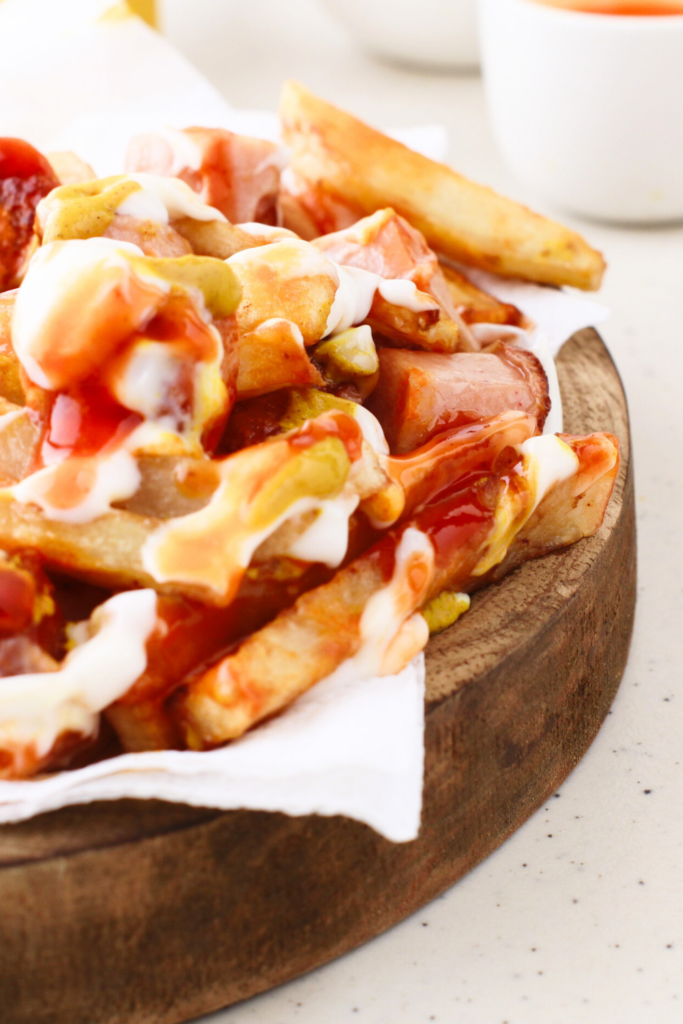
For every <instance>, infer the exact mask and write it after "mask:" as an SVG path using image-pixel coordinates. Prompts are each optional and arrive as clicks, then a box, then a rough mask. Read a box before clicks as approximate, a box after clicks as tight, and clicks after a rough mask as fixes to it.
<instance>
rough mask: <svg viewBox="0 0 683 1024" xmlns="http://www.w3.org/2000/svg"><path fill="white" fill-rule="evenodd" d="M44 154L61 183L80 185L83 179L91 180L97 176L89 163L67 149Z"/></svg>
mask: <svg viewBox="0 0 683 1024" xmlns="http://www.w3.org/2000/svg"><path fill="white" fill-rule="evenodd" d="M45 155H46V157H47V160H48V163H49V164H50V167H51V168H52V170H53V171H54V172H55V174H56V175H57V177H58V178H59V182H60V184H61V185H80V184H81V183H82V182H84V181H92V180H93V178H96V177H97V175H96V174H95V172H94V170H93V169H92V167H91V166H90V164H87V163H86V162H85V160H81V158H80V157H79V156H76V154H75V153H71V152H69V151H68V150H60V151H59V152H56V153H46V154H45Z"/></svg>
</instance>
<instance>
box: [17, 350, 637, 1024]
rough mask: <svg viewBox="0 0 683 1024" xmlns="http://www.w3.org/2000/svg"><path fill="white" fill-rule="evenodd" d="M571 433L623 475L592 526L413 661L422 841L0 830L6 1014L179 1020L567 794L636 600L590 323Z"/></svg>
mask: <svg viewBox="0 0 683 1024" xmlns="http://www.w3.org/2000/svg"><path fill="white" fill-rule="evenodd" d="M559 368H560V375H561V386H562V393H563V400H564V404H565V425H566V429H567V430H570V431H571V432H573V433H585V432H588V431H591V430H595V429H606V430H610V431H613V432H614V433H616V434H617V435H618V436H619V438H620V440H621V444H622V452H623V456H624V458H623V464H622V472H621V475H620V478H619V481H618V484H617V488H616V491H615V495H614V497H613V499H612V502H611V504H610V508H609V510H608V514H607V517H606V520H605V523H604V525H603V526H602V528H601V530H600V531H599V533H598V534H597V535H596V536H595V537H593V538H590V539H588V540H584V541H581V542H580V543H579V544H577V545H575V546H574V547H572V548H569V549H567V550H566V551H562V552H558V553H556V554H554V555H551V556H549V557H547V558H545V559H542V560H539V561H537V562H533V563H529V564H527V565H524V566H522V567H521V568H520V569H518V570H517V571H516V572H515V573H514V574H513V575H512V576H510V577H508V578H507V579H505V580H503V581H502V582H500V583H498V584H495V585H494V586H492V587H490V588H488V589H487V590H485V591H483V592H481V593H479V594H477V595H476V597H475V598H474V601H473V606H472V610H471V611H470V612H469V613H468V614H467V615H466V616H465V617H464V618H463V619H462V620H461V621H460V622H459V623H458V624H457V625H456V626H455V627H454V628H452V629H451V630H448V631H446V632H445V633H443V634H441V635H440V636H439V637H436V638H435V639H434V640H432V641H431V643H430V645H429V649H428V655H427V665H428V673H427V680H428V684H427V702H428V707H427V725H426V775H425V791H424V812H423V823H422V829H421V832H420V836H419V838H418V839H417V840H415V841H414V842H412V843H406V844H401V845H394V844H392V843H390V842H388V841H386V840H384V839H382V838H381V837H380V836H378V835H376V834H375V833H374V832H373V831H372V830H371V829H369V828H367V827H366V826H364V825H362V824H359V823H358V822H353V821H350V820H347V819H344V818H339V817H338V818H328V819H326V818H319V817H316V816H309V817H304V818H288V817H286V816H285V815H282V814H266V813H261V812H250V811H236V812H229V813H224V812H216V811H211V810H197V809H190V808H187V807H182V806H174V805H168V804H163V803H157V802H153V801H149V802H138V801H119V802H117V803H114V804H105V803H100V804H95V805H91V806H88V807H81V808H71V809H66V810H63V811H57V812H53V813H51V814H45V815H42V816H41V817H39V818H36V819H33V820H32V821H28V822H24V823H21V824H18V825H12V826H5V827H4V828H2V829H0V906H2V914H1V915H0V950H1V952H0V1011H1V1012H0V1019H1V1020H2V1022H3V1024H177V1022H180V1021H185V1020H188V1019H190V1018H192V1017H195V1016H198V1015H199V1014H202V1013H206V1012H209V1011H211V1010H214V1009H217V1008H219V1007H222V1006H226V1005H228V1004H230V1003H232V1002H235V1001H237V1000H239V999H244V998H246V997H248V996H251V995H253V994H255V993H256V992H260V991H263V990H265V989H268V988H271V987H272V986H274V985H277V984H279V983H281V982H284V981H287V980H288V979H290V978H293V977H296V976H297V975H299V974H302V973H303V972H305V971H308V970H311V969H312V968H314V967H316V966H318V965H320V964H322V963H324V962H326V961H328V960H330V959H332V958H333V957H336V956H339V955H340V954H342V953H344V952H346V951H347V950H349V949H352V948H353V947H355V946H357V945H359V944H360V943H363V942H365V941H367V940H368V939H370V938H372V937H373V936H375V935H377V934H379V933H380V932H382V931H384V930H385V929H386V928H389V927H391V926H392V925H393V924H395V923H396V922H397V921H400V920H401V919H402V918H404V917H406V916H407V915H408V914H410V913H412V912H413V911H415V910H416V909H418V908H419V907H421V906H422V905H424V904H425V903H426V902H428V901H429V900H431V899H432V898H433V897H435V896H436V895H438V894H439V893H440V892H442V891H443V890H444V889H445V888H447V887H448V886H450V885H452V884H453V883H454V882H455V881H457V879H458V878H460V877H462V875H464V874H465V873H466V872H467V871H469V870H470V869H471V868H472V867H473V866H474V865H475V864H477V863H478V862H479V861H480V860H481V859H482V858H484V857H486V856H487V855H488V854H489V853H491V852H492V851H493V850H494V849H495V848H496V847H497V846H498V845H499V844H500V843H502V842H503V841H504V839H505V838H506V837H507V836H509V835H510V833H511V832H513V831H514V830H515V829H516V828H518V827H519V826H520V825H521V824H522V822H524V821H525V820H526V818H528V816H529V815H530V814H532V813H533V811H534V810H536V808H538V807H539V805H540V804H541V803H542V802H543V801H544V800H545V799H546V798H547V797H548V796H549V795H550V794H551V793H552V792H554V790H555V789H556V788H557V787H558V786H559V785H560V783H561V782H562V781H563V779H564V778H565V777H566V776H567V774H568V773H569V772H570V771H571V770H572V768H573V767H574V766H575V765H576V764H577V762H578V761H579V759H580V758H581V757H582V755H583V754H584V753H585V751H586V749H587V748H588V746H589V744H590V743H591V741H592V739H593V738H594V736H595V734H596V732H597V730H598V728H599V727H600V724H601V722H602V720H603V718H604V716H605V715H606V713H607V710H608V708H609V706H610V703H611V701H612V699H613V697H614V694H615V692H616V689H617V686H618V684H619V681H620V678H621V675H622V672H623V670H624V666H625V663H626V657H627V652H628V646H629V640H630V635H631V628H632V621H633V609H634V603H635V527H634V511H633V482H632V474H631V468H630V458H629V437H628V416H627V410H626V403H625V399H624V396H623V392H622V390H621V385H620V382H619V378H618V376H617V373H616V371H615V369H614V366H613V365H612V363H611V360H610V358H609V355H608V354H607V352H606V350H605V348H604V346H603V344H602V342H601V341H600V339H599V337H598V336H597V334H596V333H595V332H594V331H591V330H588V331H583V332H580V334H578V335H576V336H575V337H574V338H573V339H572V340H571V341H570V342H568V343H567V345H565V347H564V349H563V350H562V353H561V356H560V359H559Z"/></svg>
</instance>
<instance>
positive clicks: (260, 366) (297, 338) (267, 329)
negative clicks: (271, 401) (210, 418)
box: [237, 317, 325, 401]
mask: <svg viewBox="0 0 683 1024" xmlns="http://www.w3.org/2000/svg"><path fill="white" fill-rule="evenodd" d="M237 351H238V358H239V371H238V374H237V400H238V401H240V400H242V399H245V398H254V397H256V396H257V395H264V394H266V393H267V392H269V391H277V390H279V389H280V388H284V387H294V386H297V387H304V386H306V385H316V386H318V387H322V386H323V385H324V384H325V380H324V378H323V377H322V376H321V374H320V372H319V371H318V370H316V368H315V366H314V365H313V363H312V362H311V360H310V359H309V357H308V355H307V353H306V349H305V347H304V342H303V336H302V334H301V331H300V330H299V328H298V327H297V325H296V324H295V323H292V321H291V320H284V319H283V318H282V317H274V318H272V319H271V320H264V322H263V323H261V324H259V325H258V327H255V328H254V330H252V331H248V332H247V333H245V334H242V335H240V337H239V340H238V342H237Z"/></svg>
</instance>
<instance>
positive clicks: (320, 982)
mask: <svg viewBox="0 0 683 1024" xmlns="http://www.w3.org/2000/svg"><path fill="white" fill-rule="evenodd" d="M368 2H370V3H371V2H372V0H368ZM162 10H163V15H164V19H165V20H164V27H165V31H166V34H167V36H168V37H169V38H170V39H171V40H172V41H173V42H174V43H175V44H176V45H177V46H178V47H179V48H180V49H181V50H183V51H184V52H185V53H186V54H187V56H188V57H190V59H191V60H193V61H194V62H195V63H196V64H197V65H198V66H200V67H201V68H202V69H203V70H204V71H205V73H206V74H207V75H208V77H209V78H210V79H211V80H212V81H213V82H214V84H215V85H217V86H218V87H219V88H220V89H221V91H222V92H223V93H224V95H225V96H226V98H227V99H228V100H229V101H230V102H231V103H232V104H234V105H235V106H240V107H249V108H271V109H272V108H274V107H275V106H276V105H277V98H278V92H279V86H280V83H281V81H282V80H283V79H284V78H286V77H296V78H299V79H300V80H302V81H303V82H305V83H306V84H307V85H309V86H310V87H311V88H313V89H314V90H316V91H318V92H320V93H321V94H322V95H323V96H325V97H327V98H328V99H330V100H332V101H333V102H336V103H338V104H339V105H342V106H345V107H347V108H348V109H350V110H352V111H353V112H355V113H356V114H358V115H359V116H361V117H363V118H365V119H366V120H368V121H370V122H371V123H375V124H378V125H382V126H386V127H402V126H406V125H412V124H423V123H427V122H442V123H443V124H445V125H446V127H447V129H448V132H449V137H450V154H449V159H450V161H451V162H452V164H453V165H454V166H455V167H456V168H457V169H458V170H460V171H462V172H463V173H465V174H467V175H469V176H470V177H473V178H475V179H476V180H478V181H482V182H486V183H488V184H490V185H492V186H493V187H495V188H497V189H499V190H500V191H502V192H504V193H506V194H508V195H511V196H513V197H515V198H517V199H520V200H522V201H524V202H527V203H529V204H530V205H533V206H534V207H535V208H537V209H539V210H540V211H541V212H545V213H548V214H549V215H551V216H555V217H558V216H560V215H559V214H558V211H556V210H553V209H551V208H549V207H547V205H546V204H544V202H543V201H542V200H541V199H539V198H538V197H537V196H534V195H532V194H530V193H529V192H528V191H527V190H526V189H525V187H524V185H523V184H520V183H519V182H517V181H515V180H514V179H513V178H511V177H510V176H509V174H508V172H507V171H506V169H505V167H504V166H503V164H502V162H501V160H500V158H499V156H498V154H497V152H496V149H495V146H494V143H493V140H492V138H491V135H490V132H489V129H488V125H487V121H486V113H485V106H484V99H483V92H482V86H481V82H480V80H479V79H478V78H476V77H464V76H463V77H459V76H457V75H430V74H423V73H419V72H415V71H409V70H405V69H400V68H397V67H392V66H388V65H385V64H380V63H377V62H375V61H374V60H372V59H371V58H369V57H367V56H365V55H364V54H363V53H361V52H360V51H359V50H358V49H357V48H356V47H355V46H354V45H353V43H352V42H351V41H350V40H349V39H348V38H347V37H346V36H345V34H344V33H343V32H342V31H341V30H338V29H337V28H336V26H335V25H334V23H333V22H332V21H330V20H329V19H328V18H327V16H326V15H324V14H322V13H321V12H320V11H319V10H318V8H317V7H316V6H315V4H314V3H313V2H312V0H289V2H288V3H286V4H285V3H283V2H282V0H247V2H244V0H239V2H236V0H192V2H190V0H163V2H162ZM672 130H674V126H672ZM675 130H680V126H675ZM564 219H565V220H566V221H567V222H568V223H570V224H571V225H572V226H574V227H576V228H578V229H579V230H580V231H582V232H583V233H584V234H586V235H587V237H588V238H589V239H590V241H591V242H592V243H593V244H594V245H596V246H597V247H599V248H600V249H602V250H603V252H604V253H605V255H606V257H607V260H608V262H609V272H608V274H607V278H606V282H605V285H604V288H603V290H602V292H601V294H600V298H601V300H602V301H604V302H605V303H606V304H607V305H609V306H610V307H611V308H612V311H613V312H612V316H611V318H610V320H609V321H608V322H607V323H606V324H605V325H604V326H603V329H602V333H603V336H604V338H605V340H606V342H607V344H608V345H609V347H610V350H611V352H612V354H613V356H614V358H615V360H616V362H617V365H618V367H619V370H620V372H621V375H622V379H623V381H624V385H625V387H626V391H627V394H628V398H629V403H630V410H631V423H632V429H633V441H634V460H635V471H636V493H637V509H638V530H639V534H638V546H639V587H638V594H639V603H638V610H637V616H636V628H635V633H634V638H633V646H632V648H631V656H630V660H629V664H628V668H627V670H626V674H625V676H624V680H623V682H622V685H621V689H620V691H619V694H618V696H617V699H616V701H615V704H614V707H613V710H612V711H611V712H610V715H609V717H608V718H607V721H606V722H605V725H604V726H603V728H602V730H601V732H600V734H599V736H598V738H597V739H596V741H595V743H594V744H593V746H592V747H591V749H590V751H589V753H588V754H587V756H586V757H585V759H584V760H583V761H582V763H581V764H580V765H579V767H578V768H577V769H576V771H575V772H574V773H573V774H572V775H571V777H570V778H569V779H567V781H566V782H565V783H564V785H563V786H562V788H561V790H560V791H559V793H558V794H556V798H555V799H551V800H550V801H549V802H548V804H547V806H545V807H543V808H542V809H541V810H539V811H538V812H537V813H536V814H535V815H534V816H533V818H531V819H530V821H528V822H527V824H526V825H524V826H523V827H522V828H521V829H520V830H519V831H518V832H517V833H516V834H515V835H514V836H513V837H512V838H511V839H509V840H508V841H507V842H506V843H505V844H504V846H503V847H502V848H501V849H499V850H498V851H497V852H496V853H494V854H493V856H491V857H489V858H488V860H486V861H485V862H484V863H483V864H481V865H480V866H479V867H478V868H476V869H475V870H474V871H473V872H471V874H469V875H468V876H467V877H466V878H464V879H463V880H462V881H461V882H459V883H458V884H457V885H456V886H454V887H453V888H452V889H450V890H449V891H448V892H446V893H445V894H444V895H443V896H442V897H441V898H440V899H438V900H436V901H435V902H434V903H432V904H430V905H429V906H427V907H425V909H424V910H422V911H420V912H419V913H417V914H415V915H414V916H413V917H411V918H410V919H408V920H407V921H405V922H404V923H403V924H400V925H398V926H397V927H396V928H394V929H392V931H390V932H388V933H387V934H385V935H383V936H381V937H380V938H378V939H375V940H374V941H373V942H370V943H369V944H367V945H366V946H364V947H362V948H361V949H359V950H357V951H356V952H354V953H351V954H349V955H347V956H345V957H343V958H341V959H340V960H337V961H335V962H334V963H332V964H330V965H329V966H327V967H325V968H322V969H320V970H318V971H315V972H314V973H312V974H310V975H308V976H307V977H304V978H302V979H300V980H298V981H294V982H292V983H290V984H288V985H285V986H283V987H281V988H279V989H277V990H275V991H273V992H271V993H268V994H266V995H263V996H260V997H258V998H256V999H253V1000H251V1001H249V1002H247V1003H243V1004H241V1005H238V1006H235V1007H233V1008H232V1009H229V1010H225V1011H222V1012H220V1013H217V1014H215V1015H213V1016H212V1017H210V1018H205V1021H206V1022H209V1021H210V1022H211V1024H294V1022H296V1024H321V1022H325V1024H344V1022H347V1021H349V1022H350V1021H355V1020H358V1021H365V1022H367V1024H422V1022H423V1021H424V1022H429V1021H440V1022H446V1024H506V1022H507V1024H649V1022H653V1024H655V1022H656V1024H670V1022H671V1024H678V1022H680V1021H683V682H682V680H681V665H682V663H683V637H682V634H683V543H682V542H681V530H680V527H681V526H682V525H683V511H682V506H683V484H682V477H683V458H682V457H681V437H682V434H683V430H682V428H683V411H682V399H681V390H682V386H683V227H681V226H678V227H671V228H662V229H658V230H649V229H648V230H645V229H642V230H625V229H618V228H612V227H606V226H603V225H596V224H588V223H585V222H580V221H578V220H576V219H574V218H569V217H565V218H564Z"/></svg>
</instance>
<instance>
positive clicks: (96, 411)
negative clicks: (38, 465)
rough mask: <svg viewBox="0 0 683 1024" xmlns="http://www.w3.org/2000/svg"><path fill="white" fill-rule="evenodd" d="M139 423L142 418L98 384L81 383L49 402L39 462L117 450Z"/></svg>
mask: <svg viewBox="0 0 683 1024" xmlns="http://www.w3.org/2000/svg"><path fill="white" fill-rule="evenodd" d="M140 423H142V417H141V416H139V415H138V414H137V413H132V412H130V410H129V409H126V408H124V406H122V405H119V403H118V402H117V401H116V400H115V399H114V398H113V397H112V396H111V394H110V393H109V391H107V389H106V388H104V387H103V386H102V385H100V384H88V383H85V384H83V385H81V386H80V387H78V388H74V389H73V390H72V391H71V392H70V393H69V394H63V393H62V394H58V395H56V397H55V399H54V401H53V402H52V406H51V409H50V413H49V422H48V428H47V431H46V435H45V440H44V442H43V461H44V462H45V463H47V464H49V463H51V462H54V455H55V453H56V452H62V453H63V454H64V456H67V455H78V456H89V455H96V454H97V453H98V452H101V451H102V450H103V449H105V448H107V447H108V448H110V449H114V448H117V447H118V446H119V445H120V444H121V443H122V442H123V440H124V439H125V438H126V437H127V436H128V435H129V434H131V433H132V432H133V430H135V428H136V427H137V426H138V425H139V424H140Z"/></svg>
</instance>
